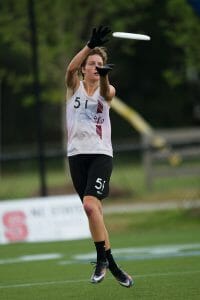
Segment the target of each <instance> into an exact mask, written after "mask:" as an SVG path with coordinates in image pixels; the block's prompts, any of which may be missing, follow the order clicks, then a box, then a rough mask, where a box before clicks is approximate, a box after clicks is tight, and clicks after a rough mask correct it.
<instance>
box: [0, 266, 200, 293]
mask: <svg viewBox="0 0 200 300" xmlns="http://www.w3.org/2000/svg"><path fill="white" fill-rule="evenodd" d="M196 273H200V270H189V271H180V272H166V273H150V274H138V275H133V274H132V275H131V276H133V277H134V279H135V278H146V277H161V276H163V277H167V276H177V275H181V276H183V275H190V274H196ZM106 279H107V280H108V279H109V280H110V279H113V277H111V276H108V277H106ZM80 282H89V280H88V279H76V280H75V279H74V280H60V281H44V282H27V283H18V284H9V285H0V289H10V288H26V287H34V286H45V285H56V284H70V283H80Z"/></svg>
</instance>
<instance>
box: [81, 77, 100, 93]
mask: <svg viewBox="0 0 200 300" xmlns="http://www.w3.org/2000/svg"><path fill="white" fill-rule="evenodd" d="M83 86H84V88H85V91H86V93H87V94H88V95H89V96H92V95H93V94H94V92H95V91H96V89H97V88H98V87H99V82H97V81H88V80H87V81H85V80H83Z"/></svg>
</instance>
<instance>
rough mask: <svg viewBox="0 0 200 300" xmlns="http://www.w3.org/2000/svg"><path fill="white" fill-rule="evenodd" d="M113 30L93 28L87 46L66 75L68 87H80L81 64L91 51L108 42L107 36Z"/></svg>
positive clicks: (74, 59) (77, 56)
mask: <svg viewBox="0 0 200 300" xmlns="http://www.w3.org/2000/svg"><path fill="white" fill-rule="evenodd" d="M110 32H111V30H110V29H109V28H108V27H104V26H100V27H98V28H93V30H92V33H91V37H90V40H89V42H88V43H87V45H86V46H85V47H84V48H83V49H82V50H81V51H80V52H78V53H77V54H76V55H75V56H74V58H73V59H72V61H71V62H70V64H69V66H68V68H67V71H66V75H65V82H66V85H67V87H69V88H71V89H73V90H75V89H76V88H77V86H78V85H79V76H78V70H79V69H80V67H81V64H82V63H83V61H84V60H85V58H86V57H87V55H88V54H89V53H90V51H91V49H93V48H95V47H97V46H102V45H103V44H105V43H106V42H107V39H106V36H107V35H108V33H110Z"/></svg>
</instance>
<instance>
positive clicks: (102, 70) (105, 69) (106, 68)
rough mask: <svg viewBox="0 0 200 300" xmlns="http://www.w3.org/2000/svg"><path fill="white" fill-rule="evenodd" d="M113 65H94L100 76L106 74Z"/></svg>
mask: <svg viewBox="0 0 200 300" xmlns="http://www.w3.org/2000/svg"><path fill="white" fill-rule="evenodd" d="M113 67H114V65H113V64H107V65H105V66H103V67H96V70H97V72H98V73H99V75H100V76H103V77H104V76H106V75H107V74H108V72H109V71H111V70H112V69H113Z"/></svg>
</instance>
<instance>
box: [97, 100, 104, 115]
mask: <svg viewBox="0 0 200 300" xmlns="http://www.w3.org/2000/svg"><path fill="white" fill-rule="evenodd" d="M102 112H103V103H101V102H100V101H99V100H98V104H97V113H98V114H101V113H102Z"/></svg>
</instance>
